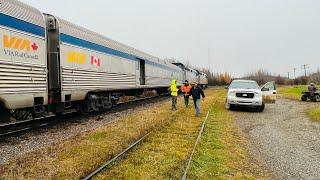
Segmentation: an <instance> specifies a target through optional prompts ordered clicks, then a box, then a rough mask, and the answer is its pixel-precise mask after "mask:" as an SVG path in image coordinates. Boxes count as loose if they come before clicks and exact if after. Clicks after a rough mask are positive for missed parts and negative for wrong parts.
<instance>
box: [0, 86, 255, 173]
mask: <svg viewBox="0 0 320 180" xmlns="http://www.w3.org/2000/svg"><path fill="white" fill-rule="evenodd" d="M206 94H207V98H206V100H205V101H204V102H202V113H203V114H202V116H201V117H200V118H196V117H194V110H193V107H192V106H191V107H190V108H189V109H185V108H184V107H182V104H183V102H182V101H183V100H182V98H180V99H179V101H178V102H179V103H178V104H179V110H178V111H174V112H172V111H171V110H170V108H171V104H170V102H169V101H168V102H163V103H158V104H156V105H155V106H153V108H150V109H146V110H140V111H138V112H135V113H134V114H132V115H130V116H128V117H126V118H122V119H119V120H117V121H116V122H113V123H111V124H109V125H107V126H105V127H103V128H100V129H97V130H95V131H93V132H89V133H87V134H83V135H81V136H79V137H76V138H73V139H70V140H68V141H66V142H62V143H60V144H57V145H55V146H52V147H49V148H46V149H42V150H39V151H37V152H33V153H30V154H28V155H25V156H23V157H21V158H19V159H17V160H16V161H12V162H10V163H8V164H7V165H3V166H0V179H79V178H81V177H83V176H85V175H86V174H88V173H89V172H91V171H93V170H94V169H96V168H97V167H99V166H100V165H101V164H103V163H104V162H106V161H107V160H109V159H110V158H111V157H112V156H114V155H115V154H117V153H119V152H120V151H122V150H123V149H125V148H126V147H127V146H128V145H130V144H131V143H132V142H134V141H135V140H137V139H139V138H140V137H141V136H142V135H144V134H146V133H147V132H149V131H151V130H154V131H153V132H152V134H151V135H150V136H149V137H148V138H147V139H146V140H145V141H144V142H142V144H140V145H138V146H137V147H136V148H135V149H134V150H132V151H131V152H130V153H129V154H127V155H126V156H125V157H124V158H123V159H122V160H120V161H118V162H116V163H115V164H114V165H113V166H112V167H111V169H109V171H107V172H106V173H105V174H102V175H100V176H99V177H98V178H101V179H105V178H106V179H109V178H110V179H168V178H169V179H170V178H172V179H179V178H181V176H182V173H183V169H184V166H185V163H186V161H187V159H188V156H189V154H190V152H191V150H192V147H193V145H194V141H195V139H196V136H197V133H198V130H199V127H200V125H201V123H202V121H203V119H204V116H205V113H206V111H208V110H209V109H211V110H212V114H211V116H210V119H208V126H207V127H206V129H205V132H204V137H203V139H202V140H201V144H200V146H198V147H197V151H196V154H195V157H194V161H193V163H192V166H191V171H190V174H189V176H190V177H193V178H200V179H207V178H222V179H242V178H256V176H255V175H254V173H252V174H251V173H250V172H248V171H247V167H246V166H252V164H250V160H249V159H248V158H247V154H246V151H245V150H244V148H243V146H244V145H245V142H244V141H243V139H242V138H240V137H238V135H237V128H236V125H235V122H234V118H233V117H231V116H229V115H228V113H227V112H226V111H225V110H224V109H223V106H222V104H223V99H224V95H225V92H224V91H221V90H217V89H214V90H212V89H211V90H210V89H209V90H207V91H206ZM214 102H216V103H215V105H214Z"/></svg>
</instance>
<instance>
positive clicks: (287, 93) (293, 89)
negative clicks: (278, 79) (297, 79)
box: [278, 85, 307, 100]
mask: <svg viewBox="0 0 320 180" xmlns="http://www.w3.org/2000/svg"><path fill="white" fill-rule="evenodd" d="M306 90H307V86H302V85H299V86H282V87H279V88H278V94H279V95H280V96H281V97H284V98H287V99H291V100H300V98H301V93H302V92H303V91H306Z"/></svg>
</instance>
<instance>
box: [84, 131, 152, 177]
mask: <svg viewBox="0 0 320 180" xmlns="http://www.w3.org/2000/svg"><path fill="white" fill-rule="evenodd" d="M150 134H151V132H149V133H147V134H146V135H144V136H142V137H141V138H140V139H138V140H137V141H135V142H134V143H133V144H131V145H130V146H128V147H127V148H126V149H125V150H123V151H122V152H120V153H119V154H117V155H116V156H115V157H113V158H112V159H110V160H109V161H107V162H106V163H105V164H103V165H102V166H100V167H99V168H98V169H96V170H95V171H93V172H92V173H90V174H89V175H87V176H86V177H84V178H83V180H89V179H92V178H93V177H95V176H96V175H98V174H100V173H101V172H102V171H104V170H106V169H107V168H108V167H109V165H110V164H112V163H113V162H115V161H117V160H118V159H119V158H120V157H122V156H123V155H124V154H126V153H127V152H129V151H130V150H131V149H132V148H133V147H135V146H137V145H138V144H140V143H141V142H142V141H143V140H144V139H145V138H146V137H148V136H149V135H150Z"/></svg>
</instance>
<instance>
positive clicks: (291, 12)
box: [22, 0, 320, 76]
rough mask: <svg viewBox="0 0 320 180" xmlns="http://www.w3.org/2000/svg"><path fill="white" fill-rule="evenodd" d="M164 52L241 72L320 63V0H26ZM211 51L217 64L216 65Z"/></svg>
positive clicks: (128, 41) (146, 48)
mask: <svg viewBox="0 0 320 180" xmlns="http://www.w3.org/2000/svg"><path fill="white" fill-rule="evenodd" d="M22 1H23V2H26V3H28V4H29V5H32V6H34V7H37V8H38V9H40V10H41V11H43V12H47V13H51V14H54V15H57V16H59V17H61V18H64V19H66V20H68V21H71V22H73V23H76V24H78V25H81V26H84V27H86V28H88V29H90V30H93V31H96V32H98V33H100V34H103V35H105V36H107V37H109V38H111V39H114V40H117V41H120V42H122V43H125V44H127V45H130V46H133V47H135V48H138V49H140V50H143V51H145V52H147V53H149V54H152V55H154V56H157V57H160V58H172V57H174V58H176V59H179V60H182V61H189V62H190V64H192V65H195V66H198V67H209V66H210V67H211V69H212V70H214V71H216V72H223V71H227V72H229V73H231V74H233V75H234V76H241V75H244V74H246V73H248V72H250V71H253V70H256V69H259V68H260V69H265V70H268V71H269V72H272V73H281V75H285V74H286V73H287V72H288V71H291V74H293V68H294V67H296V68H299V69H298V72H297V74H298V75H299V74H302V69H301V65H302V64H309V65H310V69H309V71H311V70H315V69H317V68H318V67H319V63H320V1H319V0H197V1H196V0H134V1H133V0H90V1H85V0H54V1H44V0H22ZM208 49H210V65H209V63H208Z"/></svg>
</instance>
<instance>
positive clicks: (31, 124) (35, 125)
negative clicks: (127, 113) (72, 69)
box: [0, 96, 166, 139]
mask: <svg viewBox="0 0 320 180" xmlns="http://www.w3.org/2000/svg"><path fill="white" fill-rule="evenodd" d="M163 97H166V96H152V97H144V98H137V99H134V100H131V101H128V102H120V103H118V104H117V105H116V106H114V107H113V108H111V109H110V110H107V111H102V112H98V113H92V114H90V115H89V116H91V117H93V116H99V115H103V114H105V113H108V112H115V111H120V110H122V109H126V108H128V107H130V105H133V104H136V103H140V102H144V101H147V100H157V99H159V98H163ZM74 116H79V115H74V112H69V113H67V114H65V115H64V116H62V117H59V118H57V117H56V116H53V115H50V116H47V117H42V118H37V119H32V120H25V121H19V122H11V123H6V124H0V139H5V138H7V137H12V136H15V135H20V134H22V133H24V132H27V131H30V130H35V129H39V128H43V127H45V126H53V125H55V124H57V123H60V122H67V121H68V120H69V119H70V118H71V117H74Z"/></svg>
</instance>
